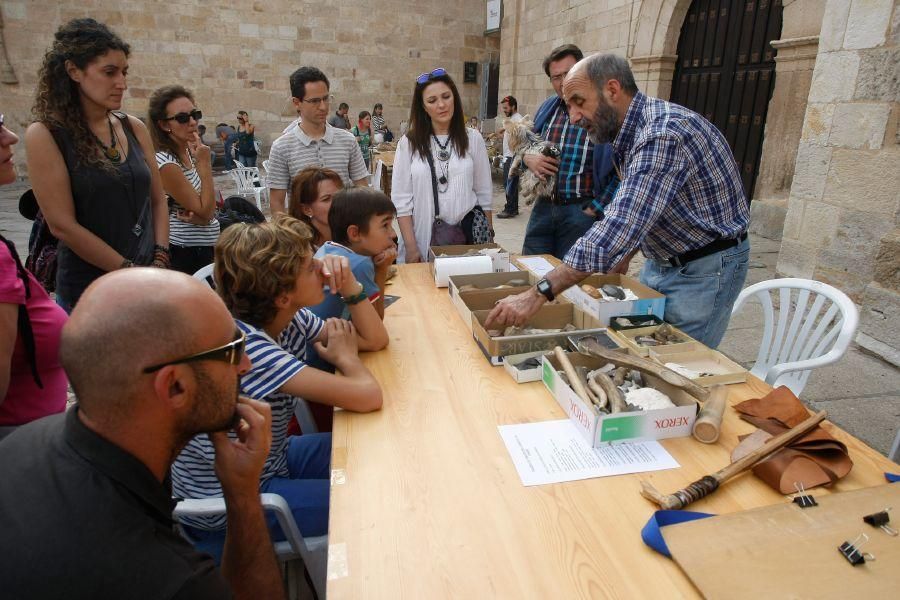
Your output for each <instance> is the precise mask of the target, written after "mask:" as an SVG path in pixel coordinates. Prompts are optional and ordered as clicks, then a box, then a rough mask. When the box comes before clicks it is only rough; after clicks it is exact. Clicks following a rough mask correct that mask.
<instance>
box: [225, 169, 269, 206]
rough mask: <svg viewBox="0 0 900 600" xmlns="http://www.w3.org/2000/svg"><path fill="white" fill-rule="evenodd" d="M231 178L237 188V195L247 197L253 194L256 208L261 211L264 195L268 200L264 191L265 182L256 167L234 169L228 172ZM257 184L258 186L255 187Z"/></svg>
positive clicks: (266, 192) (265, 190)
mask: <svg viewBox="0 0 900 600" xmlns="http://www.w3.org/2000/svg"><path fill="white" fill-rule="evenodd" d="M229 173H231V178H232V179H233V180H234V185H235V186H236V187H237V193H238V195H240V196H249V195H250V194H253V196H254V197H255V198H256V208H258V209H259V210H262V209H263V203H262V197H263V195H264V194H265V195H266V199H267V200H268V191H267V189H266V183H265V180H264V179H263V178H262V177H260V175H259V168H257V167H235V168H234V169H232V170H230V171H229ZM256 184H259V185H256Z"/></svg>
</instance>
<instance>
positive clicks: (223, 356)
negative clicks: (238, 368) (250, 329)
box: [144, 329, 247, 373]
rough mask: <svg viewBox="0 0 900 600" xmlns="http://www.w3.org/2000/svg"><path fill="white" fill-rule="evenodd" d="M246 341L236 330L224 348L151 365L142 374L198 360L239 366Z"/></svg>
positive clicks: (220, 347) (242, 334)
mask: <svg viewBox="0 0 900 600" xmlns="http://www.w3.org/2000/svg"><path fill="white" fill-rule="evenodd" d="M246 341H247V336H246V335H244V332H243V331H241V330H240V329H237V330H235V332H234V340H233V341H231V342H228V343H227V344H225V345H224V346H219V347H218V348H213V349H212V350H205V351H203V352H198V353H197V354H191V355H190V356H185V357H184V358H179V359H176V360H170V361H167V362H164V363H160V364H158V365H153V366H152V367H147V368H146V369H144V373H154V372H156V371H159V370H160V369H162V368H163V367H168V366H169V365H179V364H182V363H189V362H197V361H198V360H217V361H220V362H226V363H228V364H231V365H239V364H241V359H242V358H243V357H244V344H245V343H246Z"/></svg>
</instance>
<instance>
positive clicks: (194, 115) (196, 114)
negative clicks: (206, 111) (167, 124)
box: [163, 108, 203, 125]
mask: <svg viewBox="0 0 900 600" xmlns="http://www.w3.org/2000/svg"><path fill="white" fill-rule="evenodd" d="M202 118H203V113H202V112H200V110H199V109H197V108H195V109H194V110H192V111H191V112H189V113H185V112H180V113H178V114H177V115H172V116H171V117H166V118H165V119H163V121H172V120H175V121H178V122H179V123H181V124H182V125H184V124H186V123H187V122H188V121H190V120H191V119H194V120H195V121H199V120H200V119H202Z"/></svg>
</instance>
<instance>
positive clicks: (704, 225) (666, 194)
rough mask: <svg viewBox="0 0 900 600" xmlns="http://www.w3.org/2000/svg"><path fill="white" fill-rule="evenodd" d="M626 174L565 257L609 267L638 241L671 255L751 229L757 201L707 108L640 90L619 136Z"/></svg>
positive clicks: (583, 266) (655, 253)
mask: <svg viewBox="0 0 900 600" xmlns="http://www.w3.org/2000/svg"><path fill="white" fill-rule="evenodd" d="M613 151H614V160H615V162H616V164H617V166H618V167H619V169H620V170H621V172H622V176H623V178H624V180H623V181H622V183H621V185H619V188H618V190H617V191H616V194H615V197H614V198H613V201H612V203H610V205H609V206H608V207H607V208H606V217H605V218H604V219H603V220H602V221H600V222H598V223H595V224H594V226H593V227H592V228H591V229H590V230H589V231H588V232H587V233H586V234H585V235H584V237H582V238H581V239H579V240H578V241H577V242H575V244H574V245H573V246H572V248H571V249H570V250H569V252H568V254H566V257H565V260H564V262H565V263H566V264H567V265H569V266H570V267H572V268H573V269H577V270H579V271H588V272H601V273H602V272H606V271H608V270H609V269H610V268H612V267H614V266H615V265H616V264H618V263H619V262H620V261H621V260H622V259H623V258H624V257H625V256H627V255H628V254H630V253H631V252H632V251H633V250H634V249H635V248H637V247H638V246H640V247H641V250H642V251H643V252H644V255H645V256H647V258H650V259H653V260H657V261H665V260H666V259H668V258H670V257H672V256H677V255H679V254H683V253H684V252H687V251H689V250H694V249H697V248H702V247H703V246H705V245H707V244H709V243H711V242H713V241H715V240H717V239H721V238H736V237H738V236H740V235H741V234H742V233H744V232H745V231H746V230H747V225H748V224H749V222H750V207H749V205H748V203H747V198H746V196H745V195H744V188H743V186H742V185H741V177H740V173H739V172H738V168H737V164H736V163H735V161H734V156H733V155H732V153H731V149H730V148H729V147H728V143H727V142H726V141H725V138H724V136H722V134H721V132H720V131H719V130H718V129H716V127H715V126H714V125H713V124H712V123H710V122H709V121H707V120H706V119H704V118H703V117H701V116H700V115H698V114H696V113H694V112H692V111H690V110H688V109H686V108H684V107H683V106H678V105H677V104H671V103H669V102H665V101H663V100H660V99H658V98H648V97H647V96H645V95H644V94H642V93H640V92H638V94H637V95H636V96H635V97H634V99H633V100H632V101H631V105H630V106H629V107H628V112H627V113H626V114H625V121H624V122H623V123H622V128H621V129H620V130H619V134H618V135H617V136H616V139H615V141H614V142H613Z"/></svg>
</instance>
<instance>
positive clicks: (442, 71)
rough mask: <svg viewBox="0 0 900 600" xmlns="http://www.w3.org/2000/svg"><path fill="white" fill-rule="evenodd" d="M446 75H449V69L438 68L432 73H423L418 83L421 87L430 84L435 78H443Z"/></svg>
mask: <svg viewBox="0 0 900 600" xmlns="http://www.w3.org/2000/svg"><path fill="white" fill-rule="evenodd" d="M446 74H447V69H444V68H443V67H438V68H437V69H435V70H434V71H432V72H431V73H422V74H421V75H419V76H418V77H416V83H418V84H419V85H422V84H423V83H428V82H429V81H431V80H432V79H434V78H435V77H443V76H444V75H446Z"/></svg>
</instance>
